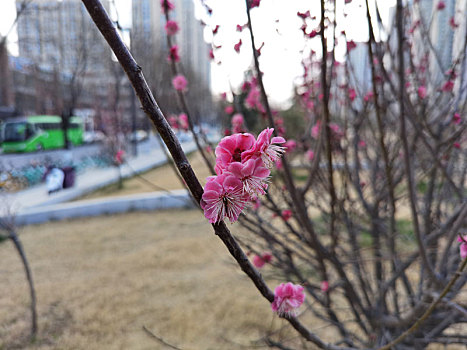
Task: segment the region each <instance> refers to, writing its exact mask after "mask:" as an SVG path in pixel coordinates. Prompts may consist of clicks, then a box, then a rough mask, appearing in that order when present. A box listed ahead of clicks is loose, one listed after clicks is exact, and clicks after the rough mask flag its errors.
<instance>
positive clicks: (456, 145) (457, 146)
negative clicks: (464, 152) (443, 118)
mask: <svg viewBox="0 0 467 350" xmlns="http://www.w3.org/2000/svg"><path fill="white" fill-rule="evenodd" d="M452 145H453V146H454V148H457V149H461V144H460V143H459V142H454V143H453V144H452Z"/></svg>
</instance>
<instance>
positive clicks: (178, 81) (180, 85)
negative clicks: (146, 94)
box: [172, 74, 188, 91]
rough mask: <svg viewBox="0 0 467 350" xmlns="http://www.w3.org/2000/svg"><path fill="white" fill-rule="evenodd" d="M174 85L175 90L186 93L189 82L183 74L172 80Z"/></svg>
mask: <svg viewBox="0 0 467 350" xmlns="http://www.w3.org/2000/svg"><path fill="white" fill-rule="evenodd" d="M172 85H173V87H174V89H175V90H177V91H185V90H186V87H187V85H188V82H187V80H186V78H185V77H184V76H183V75H182V74H179V75H177V76H176V77H175V78H173V79H172Z"/></svg>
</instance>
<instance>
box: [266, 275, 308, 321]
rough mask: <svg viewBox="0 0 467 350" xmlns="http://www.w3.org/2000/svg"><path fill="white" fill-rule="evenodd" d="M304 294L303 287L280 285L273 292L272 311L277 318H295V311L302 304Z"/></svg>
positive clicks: (289, 283) (287, 284)
mask: <svg viewBox="0 0 467 350" xmlns="http://www.w3.org/2000/svg"><path fill="white" fill-rule="evenodd" d="M304 300H305V293H304V292H303V287H302V286H300V285H296V284H293V283H291V282H288V283H281V284H280V285H278V286H277V287H276V289H275V290H274V301H273V302H272V304H271V308H272V311H275V312H277V313H278V315H279V316H296V310H297V309H298V308H299V307H300V305H302V304H303V301H304Z"/></svg>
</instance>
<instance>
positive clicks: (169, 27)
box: [165, 20, 180, 35]
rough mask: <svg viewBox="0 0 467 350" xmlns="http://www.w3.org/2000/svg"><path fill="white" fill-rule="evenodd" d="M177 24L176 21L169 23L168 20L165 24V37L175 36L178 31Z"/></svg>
mask: <svg viewBox="0 0 467 350" xmlns="http://www.w3.org/2000/svg"><path fill="white" fill-rule="evenodd" d="M179 29H180V28H179V27H178V23H177V22H176V21H171V20H168V21H167V23H166V24H165V31H166V32H167V35H175V34H177V33H178V31H179Z"/></svg>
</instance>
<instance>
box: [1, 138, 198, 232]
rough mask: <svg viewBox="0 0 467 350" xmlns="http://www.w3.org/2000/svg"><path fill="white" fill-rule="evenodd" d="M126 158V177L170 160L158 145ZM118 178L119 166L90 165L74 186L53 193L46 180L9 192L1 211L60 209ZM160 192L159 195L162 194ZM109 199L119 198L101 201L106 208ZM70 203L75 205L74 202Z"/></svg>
mask: <svg viewBox="0 0 467 350" xmlns="http://www.w3.org/2000/svg"><path fill="white" fill-rule="evenodd" d="M182 147H183V149H184V151H185V153H188V152H192V151H194V150H195V149H196V145H195V144H194V142H187V143H183V144H182ZM127 162H128V165H126V164H124V165H122V167H121V172H122V176H123V177H125V178H126V177H131V176H133V175H134V172H137V173H140V172H144V171H147V170H149V169H152V168H154V167H156V166H159V165H162V164H164V163H166V162H167V159H166V157H165V154H164V151H163V150H161V149H160V148H158V149H153V150H150V151H149V150H148V152H140V153H139V154H138V156H137V157H135V158H130V159H129V160H128V161H127ZM118 179H119V174H118V169H117V168H115V167H110V168H103V169H98V168H95V169H88V170H87V171H86V172H84V173H83V174H79V175H77V178H76V182H75V185H74V187H72V188H68V189H64V190H61V191H59V192H56V193H52V194H50V195H49V194H48V193H47V188H46V186H45V184H41V185H38V186H34V187H32V188H29V189H27V190H24V191H20V192H17V193H13V194H9V195H6V197H5V198H4V199H3V202H4V203H3V205H2V208H1V210H2V211H1V213H0V214H1V215H2V216H5V215H6V214H7V210H11V211H12V212H14V213H16V215H17V216H18V218H20V217H25V215H26V214H28V213H39V212H41V213H45V212H57V211H59V210H60V206H57V204H59V203H64V202H68V201H70V200H73V199H76V198H79V197H81V196H83V195H85V194H87V193H90V192H93V191H95V190H97V189H99V188H102V187H105V186H108V185H110V184H112V183H115V182H117V181H118ZM154 195H156V193H154ZM158 195H159V196H160V194H158ZM156 197H157V196H156ZM187 198H188V197H187ZM128 200H129V201H131V200H133V199H132V198H128ZM109 201H113V202H116V199H115V198H113V199H110V200H109V199H106V200H105V201H101V202H102V203H101V204H100V206H102V207H103V209H105V207H106V206H108V205H109V203H108V202H109ZM179 202H181V201H179ZM69 204H70V205H72V204H71V203H69ZM70 205H68V213H72V212H73V210H72V209H70V208H71V207H70ZM93 205H94V210H97V209H96V206H95V204H93ZM149 207H150V206H149ZM149 207H148V208H149ZM104 212H105V211H104ZM52 214H53V213H52ZM58 217H60V218H63V215H62V216H60V215H58ZM26 221H27V220H26ZM36 222H38V221H36ZM31 223H32V222H31Z"/></svg>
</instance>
